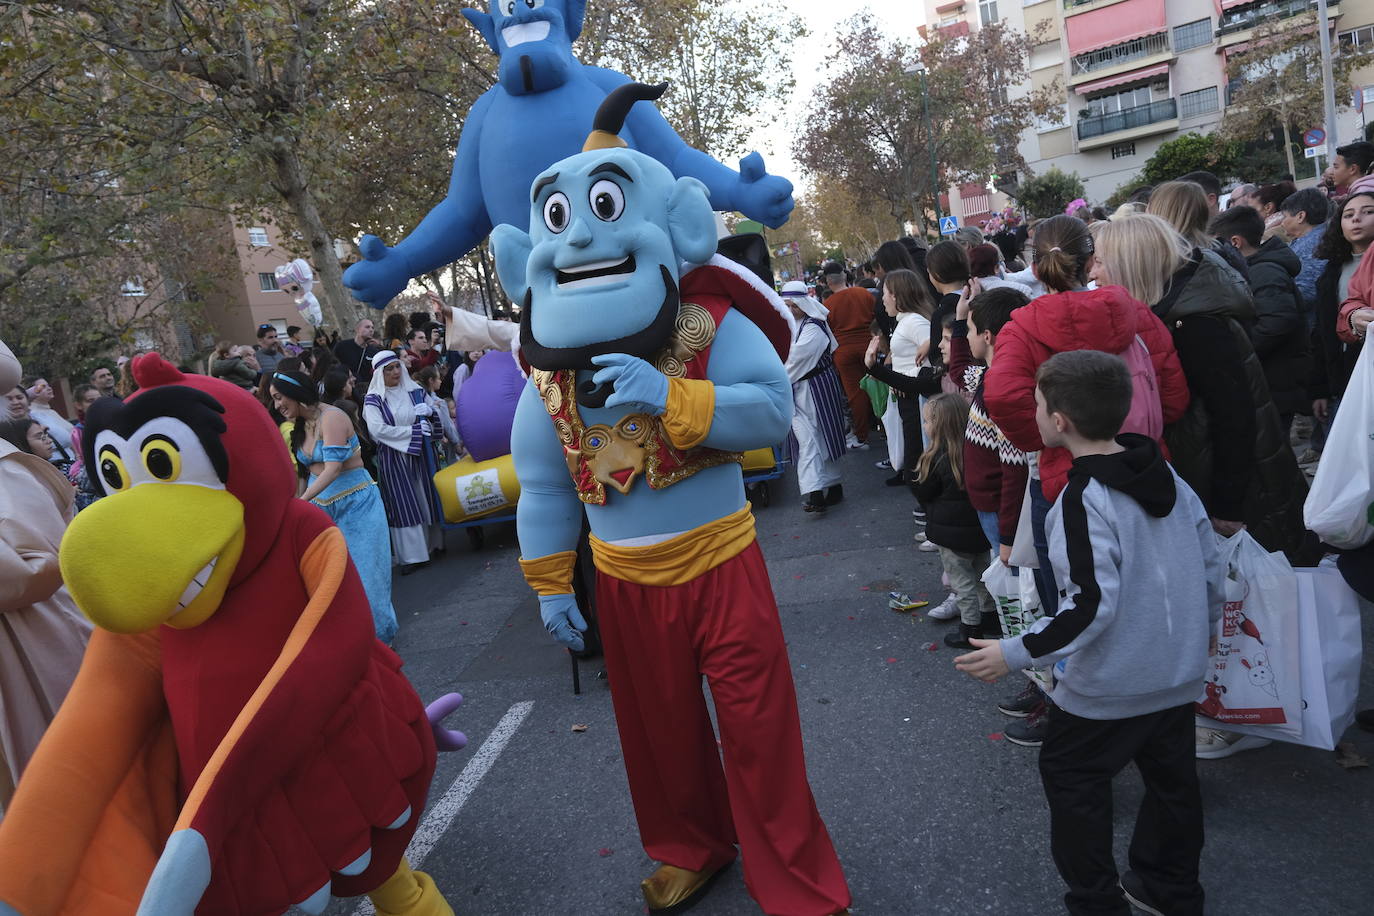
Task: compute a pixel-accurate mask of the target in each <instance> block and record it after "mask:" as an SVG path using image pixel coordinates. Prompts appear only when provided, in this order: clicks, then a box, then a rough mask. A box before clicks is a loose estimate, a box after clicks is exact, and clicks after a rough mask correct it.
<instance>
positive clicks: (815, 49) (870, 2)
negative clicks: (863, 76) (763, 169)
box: [732, 0, 925, 189]
mask: <svg viewBox="0 0 1374 916" xmlns="http://www.w3.org/2000/svg"><path fill="white" fill-rule="evenodd" d="M781 2H782V5H784V6H785V7H786V8H787V9H789V10H790V11H791V12H792V13H794V14H795V15H797V16H798V17H800V18H801V20H802V21H803V22H804V23H805V24H806V27H807V29H808V31H809V32H810V34H809V35H807V36H806V37H805V38H803V39H799V40H798V41H797V42H796V47H795V48H794V49H793V59H792V77H793V79H794V80H796V84H797V85H796V89H795V90H794V92H793V95H792V101H791V104H790V105H788V106H787V115H786V117H784V118H783V119H782V120H780V121H773V122H770V123H765V124H760V125H759V128H758V129H757V131H756V132H755V134H754V136H753V138H752V139H753V145H754V148H755V149H757V150H758V151H759V152H760V153H762V154H763V157H764V161H765V162H766V163H767V165H768V170H769V171H770V172H772V173H774V174H777V175H782V176H784V177H786V178H789V179H791V180H792V182H793V183H794V184H797V185H798V187H799V189H804V184H803V182H802V181H801V180H800V179H801V170H800V169H799V168H798V167H797V164H796V161H795V160H794V159H793V158H792V154H791V146H792V140H793V138H794V137H795V136H796V134H797V131H798V129H799V127H800V125H801V122H802V120H803V118H804V116H805V113H806V110H807V107H808V104H809V101H808V100H809V99H810V98H811V96H812V94H813V93H814V92H815V90H816V87H817V86H819V85H820V84H821V83H822V82H823V81H824V79H825V68H824V61H825V56H826V54H827V52H828V50H829V47H830V36H832V35H834V34H835V32H836V30H837V29H838V27H839V26H840V24H841V23H842V22H844V21H845V20H846V19H848V18H849V17H850V16H852V15H854V14H855V13H858V12H859V11H861V10H863V9H864V8H867V9H868V10H870V11H871V12H872V13H873V15H874V17H875V18H876V19H877V20H878V21H879V22H880V23H882V24H883V25H884V26H885V27H886V28H887V29H888V30H890V32H891V33H892V34H894V35H895V34H902V35H907V36H914V35H915V34H916V27H917V26H919V25H920V24H921V23H922V22H924V21H925V15H924V11H923V8H922V4H921V3H920V2H919V0H867V2H855V0H781ZM732 164H733V163H732Z"/></svg>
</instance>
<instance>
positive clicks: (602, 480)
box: [492, 83, 849, 916]
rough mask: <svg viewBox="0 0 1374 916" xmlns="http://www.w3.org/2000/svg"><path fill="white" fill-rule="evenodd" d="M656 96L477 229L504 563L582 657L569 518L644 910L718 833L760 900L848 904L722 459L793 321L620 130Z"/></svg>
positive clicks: (679, 182) (682, 881)
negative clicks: (497, 420) (514, 511)
mask: <svg viewBox="0 0 1374 916" xmlns="http://www.w3.org/2000/svg"><path fill="white" fill-rule="evenodd" d="M664 88H665V87H664V86H657V87H649V86H643V85H641V84H636V83H631V84H628V85H626V86H623V87H621V88H620V89H618V90H616V91H615V92H613V93H611V95H610V96H608V97H607V99H606V101H605V103H604V104H603V105H602V106H601V109H600V111H598V113H597V117H596V120H595V123H594V129H593V130H592V132H591V135H590V137H589V138H588V139H587V142H586V145H585V147H584V152H582V153H580V154H578V155H574V156H570V157H568V158H566V159H563V160H561V161H559V162H555V163H553V164H552V165H551V166H549V167H548V168H547V169H545V170H544V171H543V172H541V173H540V174H539V175H538V177H537V178H536V179H535V180H534V183H533V185H532V187H531V188H530V189H529V194H530V197H529V198H528V199H527V201H526V202H527V204H528V205H529V207H530V215H529V224H530V231H529V232H528V233H526V232H524V231H521V230H520V229H517V228H515V227H514V226H509V225H503V226H498V227H497V228H496V230H495V231H494V232H493V233H492V244H493V248H494V251H495V256H496V264H497V270H498V272H499V274H500V277H501V283H502V285H503V286H504V287H505V289H506V291H507V292H508V293H509V294H510V295H511V297H512V298H513V299H515V301H517V302H520V303H522V304H523V310H522V314H521V327H520V346H521V359H522V360H523V361H524V362H525V364H526V366H527V367H528V368H529V369H530V384H529V385H528V386H527V387H526V389H525V392H524V394H523V395H522V397H521V400H520V403H519V406H518V408H517V410H516V416H515V427H514V430H513V432H512V437H511V446H512V452H513V455H514V458H515V469H516V473H517V474H518V475H519V478H520V483H521V487H522V489H523V493H522V496H521V499H520V506H519V515H518V525H519V536H520V547H521V553H522V559H521V561H520V563H521V566H522V568H523V570H524V573H525V577H526V579H527V581H528V582H529V583H530V585H531V586H532V587H533V588H534V589H535V590H536V591H537V592H538V594H539V603H540V608H541V612H542V615H543V619H544V624H545V626H546V627H547V628H548V630H549V632H550V633H552V634H553V636H554V637H555V638H556V639H558V640H559V641H560V642H562V643H564V644H565V645H567V646H569V647H570V648H572V649H574V650H578V649H581V648H582V643H583V640H582V636H581V633H580V631H582V630H585V629H586V623H585V622H584V620H583V618H582V615H581V613H580V612H579V610H578V607H577V602H576V599H575V598H574V596H573V588H572V575H573V563H574V559H575V547H576V545H577V540H578V534H579V531H580V530H581V524H582V513H583V511H584V510H585V512H586V515H587V519H588V521H589V522H590V525H591V531H592V537H591V546H592V554H593V557H594V559H595V562H596V567H597V571H598V576H597V605H598V609H599V611H598V613H599V620H600V626H601V635H602V639H603V641H604V643H605V656H606V670H607V673H608V674H609V676H610V683H611V695H612V700H613V702H614V705H615V713H616V721H617V723H618V725H619V729H620V742H621V748H622V750H623V753H624V756H625V770H626V775H627V776H628V777H629V783H630V793H631V795H632V797H633V799H634V806H635V814H636V818H637V820H638V823H639V831H640V838H641V840H642V841H643V844H644V849H645V851H646V852H647V853H648V854H649V856H650V857H652V858H653V859H655V860H657V861H659V862H661V863H662V865H661V866H660V867H659V868H658V870H657V871H655V872H654V874H653V875H652V876H650V877H649V878H648V879H646V880H645V881H644V882H643V885H642V890H643V893H644V899H645V901H646V903H647V904H648V906H649V909H650V910H651V911H661V910H667V909H673V908H677V907H680V906H681V905H683V904H684V903H687V902H689V901H690V900H691V898H693V897H694V896H696V895H697V894H698V893H700V892H701V891H703V890H704V889H705V888H706V885H707V884H708V882H709V881H710V879H711V878H712V877H713V876H714V875H716V874H717V873H718V872H719V871H720V870H721V869H723V868H725V867H726V866H727V865H729V864H730V863H731V862H732V861H734V859H735V855H736V849H735V847H736V844H737V843H738V845H739V847H740V851H741V852H742V853H743V856H744V878H745V882H746V883H747V885H748V887H749V891H750V893H751V894H752V895H753V897H754V899H755V900H756V901H758V903H759V905H760V906H761V907H762V908H763V910H764V912H766V913H770V914H787V916H823V914H833V913H840V912H845V910H846V907H848V905H849V889H848V886H847V884H846V882H845V878H844V873H843V871H842V870H841V868H840V863H839V860H838V859H837V858H836V856H835V850H834V847H833V846H832V845H831V841H830V836H829V834H828V833H827V831H826V829H825V825H824V824H823V823H822V822H821V818H820V814H819V813H818V812H817V810H816V804H815V801H814V800H813V798H812V795H811V788H810V785H809V783H808V782H807V777H806V762H805V759H804V756H803V752H802V740H801V730H800V725H799V721H798V715H797V700H796V694H795V691H794V688H793V685H792V677H791V668H790V665H789V662H788V658H787V649H786V646H785V645H784V642H783V634H782V628H781V626H780V624H779V621H778V611H777V605H776V603H775V602H774V599H773V593H772V588H771V586H770V584H769V581H768V571H767V569H766V568H765V566H764V562H763V554H762V552H761V551H760V550H759V547H758V544H757V543H756V541H755V537H754V518H753V515H752V514H751V513H750V511H749V505H748V503H747V502H746V500H745V497H744V485H743V478H742V474H741V469H740V453H741V452H742V451H744V450H747V449H751V448H757V447H760V446H765V445H768V444H770V443H774V442H777V441H779V440H781V439H782V438H783V437H784V436H786V435H787V430H788V427H789V425H790V423H791V419H792V397H791V386H790V385H789V383H788V378H787V373H786V372H785V371H784V369H783V358H784V357H785V356H786V354H787V350H788V346H789V343H790V341H791V338H792V336H793V331H794V326H793V323H792V318H791V314H790V312H788V311H787V310H786V309H785V308H784V307H783V306H782V303H781V301H780V300H779V299H778V297H777V296H776V294H775V293H774V292H773V291H772V290H771V289H768V288H767V287H766V286H764V285H763V284H762V283H760V282H759V281H758V280H757V279H755V278H754V277H753V276H752V275H750V274H747V273H746V272H745V271H744V270H743V269H740V268H738V267H734V266H733V265H731V264H730V262H728V261H725V260H724V259H723V258H720V257H719V256H715V255H714V252H715V246H716V231H715V219H714V214H713V213H712V209H711V204H710V202H709V201H708V197H707V194H708V189H707V188H706V186H705V185H703V184H702V183H701V182H700V181H698V180H696V179H695V178H685V177H684V178H675V177H674V175H673V173H672V171H671V170H670V169H668V168H667V167H666V166H664V165H663V164H662V163H661V162H659V161H657V160H656V159H655V158H653V157H652V156H648V155H645V154H644V153H641V152H637V151H634V150H631V149H628V148H625V143H624V142H623V141H622V140H621V139H620V138H619V137H618V136H617V133H618V131H619V129H620V126H621V124H622V123H623V121H624V119H625V116H626V113H627V112H628V111H629V109H630V108H631V107H632V106H633V104H634V102H635V101H636V100H637V99H652V98H657V97H658V95H660V94H661V93H662V91H663V89H664ZM684 262H685V263H686V264H687V265H693V264H695V265H699V266H696V267H694V268H688V267H684V266H683V264H684ZM732 268H733V269H732ZM703 675H704V676H705V677H706V679H707V682H708V683H709V684H710V687H711V696H712V698H713V700H714V701H715V707H716V716H717V720H718V721H719V724H720V738H721V746H722V747H723V750H724V769H723V771H722V767H721V756H720V754H719V753H718V751H717V747H716V740H715V733H714V732H713V730H712V727H711V719H710V716H709V715H708V712H707V708H706V702H705V698H704V697H703V695H702V691H701V678H702V676H703Z"/></svg>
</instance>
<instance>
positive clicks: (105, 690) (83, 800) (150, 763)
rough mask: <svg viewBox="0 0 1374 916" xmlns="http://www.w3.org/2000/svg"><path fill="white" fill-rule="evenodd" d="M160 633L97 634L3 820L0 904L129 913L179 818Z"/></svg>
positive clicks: (96, 914) (27, 909) (75, 914)
mask: <svg viewBox="0 0 1374 916" xmlns="http://www.w3.org/2000/svg"><path fill="white" fill-rule="evenodd" d="M160 659H161V644H160V640H159V638H158V634H157V632H155V631H154V632H150V633H144V634H140V635H137V636H121V635H116V634H113V633H109V632H106V631H104V630H99V629H97V630H96V631H95V632H94V633H93V634H92V636H91V642H90V645H89V646H88V647H87V649H86V655H85V658H84V659H83V660H82V663H81V671H80V673H79V674H78V675H77V678H76V681H75V683H73V684H72V689H71V691H70V692H69V693H68V694H67V699H66V700H65V701H64V702H63V704H62V709H61V710H60V711H59V712H58V714H57V717H56V718H55V719H54V720H53V722H52V725H51V726H50V727H49V728H48V732H47V734H46V735H44V737H43V741H42V743H41V744H40V745H39V746H38V750H37V752H36V753H35V754H34V756H33V759H32V760H30V761H29V765H28V767H27V768H26V769H25V771H24V776H23V778H22V779H21V780H20V782H19V788H18V792H17V793H16V794H15V797H14V802H13V804H12V805H11V806H10V809H9V810H8V811H7V812H6V813H5V817H4V820H3V821H0V862H3V863H5V864H4V868H3V869H0V900H3V901H4V902H5V903H8V904H9V905H10V906H12V907H14V908H15V909H17V910H18V911H19V912H21V913H23V914H24V916H58V914H62V916H69V914H70V916H88V914H89V916H122V914H126V913H127V914H132V913H133V912H134V911H135V910H137V908H138V902H139V899H140V898H141V897H142V895H143V887H144V885H145V884H146V883H147V881H148V875H149V874H150V873H151V872H152V869H153V865H154V863H156V861H157V857H158V855H159V853H160V852H161V851H162V846H163V843H164V842H165V841H166V839H167V835H168V833H170V831H171V829H172V825H173V823H174V822H175V821H176V816H177V808H178V805H177V755H176V745H175V742H174V740H173V735H172V729H171V723H170V721H169V719H168V716H167V707H166V703H165V702H164V701H163V694H162V674H161V661H160Z"/></svg>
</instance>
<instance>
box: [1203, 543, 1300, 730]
mask: <svg viewBox="0 0 1374 916" xmlns="http://www.w3.org/2000/svg"><path fill="white" fill-rule="evenodd" d="M1218 542H1219V543H1218V547H1219V549H1220V551H1221V554H1222V558H1223V559H1224V560H1225V561H1226V566H1227V570H1226V583H1225V590H1226V604H1225V606H1224V608H1223V610H1222V617H1221V622H1220V623H1219V624H1218V625H1217V629H1216V631H1215V634H1214V635H1215V636H1216V639H1217V651H1216V654H1215V655H1213V656H1212V657H1211V658H1210V659H1208V662H1209V663H1210V668H1209V670H1208V672H1207V682H1206V684H1205V693H1204V699H1203V700H1202V701H1200V702H1199V703H1198V704H1197V711H1198V713H1199V714H1201V715H1203V716H1206V717H1208V718H1211V719H1215V720H1216V721H1217V722H1218V723H1221V724H1220V725H1219V726H1218V727H1220V728H1226V729H1229V728H1231V726H1232V725H1236V724H1246V725H1263V726H1265V727H1266V734H1269V735H1271V736H1272V737H1275V738H1282V739H1283V740H1286V741H1295V740H1297V739H1298V738H1299V737H1300V736H1301V734H1302V711H1303V710H1302V703H1303V693H1302V653H1301V644H1300V640H1299V635H1298V579H1297V576H1296V575H1295V574H1294V572H1293V568H1292V567H1291V566H1289V565H1288V561H1287V560H1286V559H1284V556H1283V554H1281V553H1269V552H1268V551H1266V550H1265V549H1264V548H1263V547H1261V546H1260V545H1259V543H1258V542H1257V541H1256V540H1255V539H1254V538H1253V537H1251V536H1250V534H1249V533H1248V532H1246V531H1241V532H1239V533H1237V534H1235V535H1233V536H1231V537H1229V538H1218Z"/></svg>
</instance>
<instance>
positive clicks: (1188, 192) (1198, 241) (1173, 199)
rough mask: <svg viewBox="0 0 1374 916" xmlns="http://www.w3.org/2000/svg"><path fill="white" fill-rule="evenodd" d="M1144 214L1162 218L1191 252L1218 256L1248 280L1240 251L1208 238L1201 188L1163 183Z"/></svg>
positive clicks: (1188, 183)
mask: <svg viewBox="0 0 1374 916" xmlns="http://www.w3.org/2000/svg"><path fill="white" fill-rule="evenodd" d="M1145 212H1146V213H1150V214H1153V215H1155V216H1158V217H1161V218H1162V219H1163V220H1164V221H1165V222H1166V223H1168V224H1169V225H1171V226H1173V227H1174V228H1175V229H1176V230H1178V233H1179V235H1182V236H1183V237H1184V238H1185V239H1187V240H1188V244H1189V245H1192V246H1193V247H1194V248H1202V249H1204V250H1207V249H1210V250H1211V251H1214V252H1216V253H1217V254H1219V255H1220V256H1221V257H1222V259H1223V260H1224V261H1225V262H1226V263H1227V264H1228V265H1230V267H1231V268H1232V269H1233V270H1235V271H1236V273H1238V274H1240V275H1241V277H1242V278H1248V277H1249V276H1250V269H1249V268H1248V267H1247V266H1246V264H1245V258H1243V257H1242V256H1241V253H1240V252H1239V251H1236V249H1234V248H1232V247H1231V246H1230V245H1228V244H1226V243H1225V242H1221V241H1218V240H1217V239H1216V238H1214V237H1213V236H1211V235H1208V234H1207V223H1208V221H1209V220H1211V218H1212V211H1211V209H1210V208H1209V207H1208V206H1207V192H1206V191H1204V190H1203V189H1202V185H1200V184H1195V183H1193V182H1191V181H1166V182H1164V183H1163V184H1162V185H1160V186H1159V187H1157V188H1155V190H1154V193H1153V194H1151V195H1150V203H1149V204H1148V205H1147V206H1146V208H1145Z"/></svg>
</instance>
